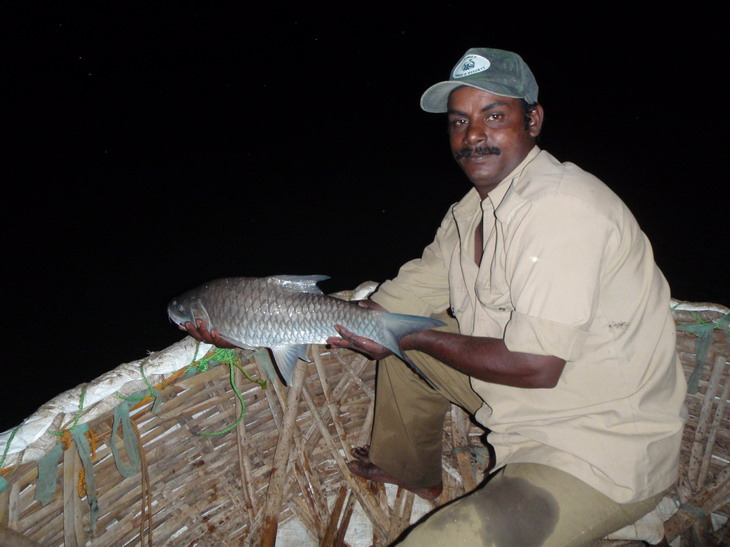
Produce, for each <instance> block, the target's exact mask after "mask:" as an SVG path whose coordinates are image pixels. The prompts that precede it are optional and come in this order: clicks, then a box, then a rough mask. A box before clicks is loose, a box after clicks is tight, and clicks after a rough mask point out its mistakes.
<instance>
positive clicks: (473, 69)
mask: <svg viewBox="0 0 730 547" xmlns="http://www.w3.org/2000/svg"><path fill="white" fill-rule="evenodd" d="M490 64H491V63H490V62H489V60H488V59H487V58H486V57H482V56H481V55H465V56H464V58H463V59H462V60H461V63H459V65H458V66H457V67H456V68H455V69H454V78H466V77H467V76H471V75H472V74H477V73H479V72H484V71H485V70H487V69H488V68H489V66H490Z"/></svg>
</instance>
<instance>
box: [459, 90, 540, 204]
mask: <svg viewBox="0 0 730 547" xmlns="http://www.w3.org/2000/svg"><path fill="white" fill-rule="evenodd" d="M448 120H449V142H450V144H451V152H452V153H453V154H454V158H455V159H456V162H457V163H458V164H459V166H460V167H461V168H462V169H463V170H464V173H465V174H466V176H467V177H469V180H470V181H471V182H472V184H473V185H474V187H475V188H476V189H477V191H478V192H479V195H480V196H481V197H482V199H484V198H485V197H486V196H487V194H488V193H489V192H490V191H491V190H492V189H493V188H494V187H495V186H497V185H498V184H499V183H500V182H502V180H503V179H504V177H506V176H507V175H508V174H509V173H510V172H511V171H512V170H513V169H514V168H515V167H517V166H518V165H519V164H520V162H521V161H522V160H523V159H525V156H527V154H528V153H529V151H530V150H531V149H532V147H533V146H534V144H535V137H537V135H538V134H539V133H540V127H541V126H542V107H540V106H539V105H538V106H537V107H536V108H535V111H534V112H533V113H532V114H531V116H530V125H529V127H528V128H527V129H525V117H524V112H523V110H522V107H521V105H520V101H519V100H517V99H512V98H509V97H502V96H501V95H494V94H493V93H489V92H487V91H482V90H480V89H475V88H473V87H468V86H464V87H459V88H457V89H455V90H454V91H452V92H451V95H450V96H449V105H448Z"/></svg>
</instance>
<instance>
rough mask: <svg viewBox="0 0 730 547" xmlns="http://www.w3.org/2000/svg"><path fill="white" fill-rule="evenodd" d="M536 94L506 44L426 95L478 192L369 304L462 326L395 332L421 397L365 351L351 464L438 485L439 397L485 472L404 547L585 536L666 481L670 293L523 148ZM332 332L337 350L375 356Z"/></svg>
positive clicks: (672, 413)
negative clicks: (369, 425)
mask: <svg viewBox="0 0 730 547" xmlns="http://www.w3.org/2000/svg"><path fill="white" fill-rule="evenodd" d="M537 92H538V87H537V83H536V82H535V80H534V77H533V75H532V73H531V71H530V69H529V68H528V67H527V65H526V64H525V63H524V61H523V60H522V59H521V58H520V57H519V56H518V55H516V54H514V53H511V52H505V51H500V50H494V49H484V48H474V49H470V50H469V51H467V52H466V54H465V55H464V56H463V57H462V58H461V59H460V60H459V62H458V63H457V64H456V65H455V67H454V69H453V71H452V73H451V78H450V79H449V80H448V81H445V82H440V83H437V84H436V85H434V86H432V87H431V88H429V89H428V90H427V91H426V92H425V93H424V95H423V97H422V99H421V106H422V108H423V109H424V110H426V111H428V112H446V113H447V117H448V123H449V128H450V131H449V140H450V146H451V152H452V154H453V155H454V158H455V159H456V161H457V163H458V164H459V166H460V167H461V168H462V170H463V171H464V173H465V174H466V176H467V177H468V179H469V180H470V181H471V183H472V185H473V188H472V190H471V191H470V192H469V193H468V194H467V195H466V196H465V197H464V198H463V199H462V200H461V201H460V202H459V203H457V204H456V205H454V206H453V207H452V208H451V209H450V210H449V212H448V214H447V215H446V217H445V218H444V220H443V222H442V224H441V227H440V228H439V229H438V232H437V234H436V238H435V240H434V242H433V243H432V244H431V245H429V246H428V247H427V248H426V249H425V251H424V253H423V256H422V257H421V258H420V259H418V260H414V261H411V262H409V263H407V264H405V265H404V266H403V267H402V268H401V270H400V272H399V274H398V276H397V277H396V278H395V279H393V280H390V281H386V282H385V283H384V284H383V285H382V286H381V287H380V288H379V290H378V291H377V292H376V293H375V294H374V295H373V297H372V301H373V302H375V303H376V304H377V305H378V306H379V307H381V308H383V309H387V310H389V311H392V312H400V313H414V314H420V315H431V314H436V313H439V312H443V311H444V310H446V309H447V308H450V309H451V310H452V312H453V314H454V316H455V318H456V320H457V322H458V332H448V330H447V329H440V330H428V331H422V332H419V333H414V334H412V335H409V336H407V337H406V338H404V339H403V340H402V341H401V347H402V348H403V349H404V350H418V352H415V353H414V352H410V353H409V356H411V358H414V359H415V360H416V363H417V364H418V365H419V367H420V368H421V369H422V370H424V371H425V372H426V374H427V375H429V376H431V379H432V380H433V381H434V382H435V383H436V384H437V385H438V386H439V389H438V390H436V391H434V390H432V389H430V388H429V387H428V386H427V385H426V384H425V383H424V382H422V381H421V380H420V379H418V378H417V377H415V375H414V374H413V373H412V372H411V371H410V370H409V369H407V368H406V367H405V366H404V365H403V364H402V363H400V362H398V361H397V360H396V359H395V358H393V357H389V358H387V359H385V360H384V361H382V362H381V363H380V368H379V371H378V386H377V392H376V393H377V395H376V397H377V399H376V419H375V425H374V427H373V432H372V439H371V446H370V447H369V449H368V448H367V447H364V448H360V449H356V450H355V451H353V455H354V456H355V458H356V459H355V460H354V461H353V462H351V464H350V469H351V470H352V471H353V472H354V473H356V474H358V475H361V476H364V477H366V478H369V479H372V480H379V481H382V482H394V483H396V484H400V485H402V486H405V487H407V488H409V489H411V490H413V491H414V492H416V493H418V494H419V495H422V496H423V497H427V498H429V497H431V498H432V497H435V496H437V495H438V494H439V493H440V490H441V468H440V454H441V452H440V446H441V431H440V429H439V427H440V424H442V423H443V413H444V412H445V410H446V409H447V408H448V405H449V404H450V402H454V403H457V404H460V405H461V406H463V407H464V408H465V409H467V410H468V411H471V412H473V413H474V414H475V416H476V419H477V420H478V421H479V422H480V423H481V424H482V425H484V426H485V427H486V428H488V430H489V435H488V441H489V443H490V444H491V445H492V447H493V448H494V451H495V460H496V461H495V467H496V468H497V469H498V471H496V472H495V473H494V475H493V476H492V477H491V478H490V480H489V481H488V482H487V483H486V485H485V486H484V487H482V488H480V489H478V490H477V491H476V492H475V493H473V494H471V495H468V496H466V497H465V498H463V499H462V500H460V501H459V502H457V503H454V504H451V505H448V506H447V507H446V508H443V509H441V510H440V511H437V512H436V513H435V514H434V515H433V516H431V517H430V518H429V519H427V520H426V521H425V522H424V523H423V524H421V525H419V526H417V527H416V528H415V529H414V531H413V532H411V533H410V534H409V535H408V536H407V537H406V539H405V541H404V543H407V544H413V545H419V544H422V545H451V544H454V543H456V544H459V542H460V541H463V542H464V543H465V544H471V545H490V544H500V545H502V544H503V545H528V544H535V545H543V544H545V545H583V544H586V543H590V542H591V541H593V540H596V539H600V538H602V537H604V536H605V535H607V534H609V533H611V532H612V531H615V530H617V529H619V528H621V527H623V526H625V525H626V524H629V523H631V522H634V521H636V520H637V519H639V518H640V517H641V516H643V515H644V514H646V513H647V512H649V511H650V510H652V509H653V508H654V507H655V506H656V504H657V503H658V501H659V500H660V499H661V497H662V494H663V492H664V491H665V490H666V489H667V488H669V487H670V486H671V485H672V484H673V483H674V481H675V479H676V473H677V466H678V456H679V443H680V439H681V431H682V426H683V418H682V408H683V402H684V395H685V388H686V386H685V382H684V376H683V373H682V370H681V367H680V365H679V361H678V359H677V356H676V353H675V345H674V344H675V341H674V332H675V329H674V324H673V321H672V316H671V313H670V308H669V288H668V286H667V283H666V281H665V279H664V277H663V276H662V274H661V273H660V271H659V270H658V268H657V267H656V265H655V263H654V260H653V256H652V250H651V247H650V244H649V242H648V240H647V238H646V237H645V235H644V234H643V233H642V232H641V230H640V229H639V226H638V225H637V223H636V221H635V219H634V218H633V216H632V215H631V213H630V212H629V210H628V209H627V208H626V206H625V205H624V204H623V203H622V202H621V201H620V200H619V198H618V197H617V196H616V195H615V194H613V192H611V190H609V189H608V188H607V187H606V186H605V185H604V184H603V183H602V182H600V181H599V180H597V179H596V178H595V177H593V176H591V175H589V174H588V173H586V172H584V171H582V170H580V169H579V168H578V167H577V166H575V165H573V164H570V163H564V164H563V163H560V162H558V161H557V160H556V159H555V158H553V157H552V156H551V155H549V154H548V153H547V152H545V151H543V150H540V149H539V148H538V147H537V146H536V142H535V139H536V137H537V136H538V135H539V133H540V129H541V126H542V121H543V109H542V107H541V106H540V105H539V104H538V103H537ZM338 332H340V334H341V336H342V339H332V340H330V341H329V342H330V343H331V344H332V345H335V346H340V347H352V348H354V349H358V350H360V351H363V352H365V353H369V354H370V355H372V356H374V357H376V358H379V359H383V358H385V357H386V355H387V354H388V352H387V350H386V351H384V350H383V348H381V347H378V346H377V344H374V343H373V342H372V341H369V340H366V339H363V338H359V337H357V336H354V335H353V334H352V333H350V332H348V331H346V330H345V329H342V328H339V331H338ZM434 358H435V359H434ZM443 364H445V365H448V366H444V365H443ZM444 401H445V402H444Z"/></svg>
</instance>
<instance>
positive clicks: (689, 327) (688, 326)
mask: <svg viewBox="0 0 730 547" xmlns="http://www.w3.org/2000/svg"><path fill="white" fill-rule="evenodd" d="M690 313H691V314H692V316H693V317H694V318H695V319H697V321H698V322H697V323H685V324H681V325H677V330H681V331H684V332H689V333H690V334H694V335H695V336H696V337H697V340H696V342H695V369H694V370H693V371H692V374H691V375H690V377H689V380H687V393H690V394H695V393H697V391H698V390H699V385H700V378H701V377H702V373H703V371H704V369H705V366H706V364H707V353H708V352H709V350H710V346H711V345H712V333H713V331H714V330H715V329H722V330H728V325H729V324H730V313H726V314H725V315H723V316H722V317H720V319H718V320H717V321H715V322H714V323H708V322H707V321H704V320H703V319H702V318H701V317H700V316H699V315H697V314H696V313H694V312H690ZM728 339H730V333H728Z"/></svg>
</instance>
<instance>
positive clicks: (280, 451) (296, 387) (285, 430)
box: [260, 361, 307, 547]
mask: <svg viewBox="0 0 730 547" xmlns="http://www.w3.org/2000/svg"><path fill="white" fill-rule="evenodd" d="M306 372H307V365H306V363H305V362H304V361H297V364H296V367H295V368H294V375H293V376H292V385H291V387H290V388H289V393H288V397H287V405H286V411H285V413H284V422H283V424H282V428H281V430H280V432H279V441H278V442H277V444H276V452H275V453H274V464H273V466H272V470H271V478H270V479H269V487H268V490H267V492H266V503H265V504H264V523H263V527H262V532H261V533H262V538H261V543H260V545H262V546H263V547H267V546H271V547H273V546H274V545H275V543H276V531H277V529H278V525H279V524H278V520H277V515H278V513H279V507H280V506H281V500H282V496H283V492H284V482H285V481H286V468H287V462H288V460H289V452H290V449H291V441H292V437H293V434H294V426H295V424H296V419H297V414H298V410H299V396H300V395H301V393H302V387H303V386H304V376H305V375H306Z"/></svg>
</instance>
